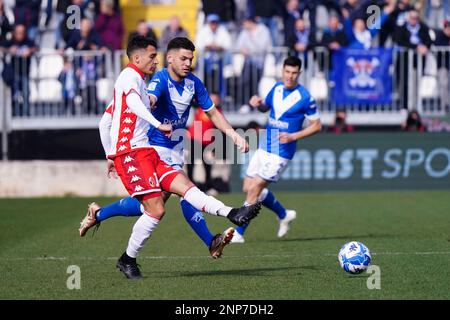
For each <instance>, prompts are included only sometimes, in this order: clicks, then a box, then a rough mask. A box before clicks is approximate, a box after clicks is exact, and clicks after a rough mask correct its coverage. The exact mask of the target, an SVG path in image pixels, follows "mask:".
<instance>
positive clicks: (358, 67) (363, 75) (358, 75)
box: [346, 57, 380, 88]
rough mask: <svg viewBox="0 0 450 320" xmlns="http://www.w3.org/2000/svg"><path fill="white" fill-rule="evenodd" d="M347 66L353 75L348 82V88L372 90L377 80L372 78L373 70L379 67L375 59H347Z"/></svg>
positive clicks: (378, 61) (378, 62)
mask: <svg viewBox="0 0 450 320" xmlns="http://www.w3.org/2000/svg"><path fill="white" fill-rule="evenodd" d="M346 64H347V66H349V67H350V68H352V72H353V74H354V75H355V76H354V77H353V78H351V79H350V80H349V83H350V86H351V87H353V88H355V87H358V88H366V87H369V88H374V87H375V86H376V84H377V80H376V79H375V78H373V77H372V74H373V72H374V71H375V68H376V67H378V66H379V65H380V60H378V59H377V58H372V60H370V61H369V60H368V59H358V60H356V59H355V58H353V57H351V58H349V59H347V62H346Z"/></svg>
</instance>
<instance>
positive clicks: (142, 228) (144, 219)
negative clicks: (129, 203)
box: [126, 213, 160, 258]
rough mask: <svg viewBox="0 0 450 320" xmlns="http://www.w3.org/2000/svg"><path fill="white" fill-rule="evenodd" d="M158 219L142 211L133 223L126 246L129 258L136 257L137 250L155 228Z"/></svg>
mask: <svg viewBox="0 0 450 320" xmlns="http://www.w3.org/2000/svg"><path fill="white" fill-rule="evenodd" d="M159 221H160V220H158V219H156V218H153V217H150V216H149V215H148V214H147V213H144V214H143V215H142V216H141V217H140V218H139V219H138V220H137V221H136V223H135V224H134V226H133V231H132V232H131V236H130V240H129V241H128V247H127V250H126V253H127V255H128V256H130V257H131V258H136V257H137V255H138V253H139V251H140V250H141V249H142V247H143V246H144V244H145V242H147V240H148V238H150V236H151V234H152V232H153V230H155V228H156V226H157V225H158V223H159Z"/></svg>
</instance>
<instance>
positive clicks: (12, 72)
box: [0, 24, 37, 115]
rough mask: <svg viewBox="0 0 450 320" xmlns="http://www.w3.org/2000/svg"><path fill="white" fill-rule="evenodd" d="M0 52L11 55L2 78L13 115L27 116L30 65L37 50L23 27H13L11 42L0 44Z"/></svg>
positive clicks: (21, 25) (20, 25)
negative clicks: (10, 99)
mask: <svg viewBox="0 0 450 320" xmlns="http://www.w3.org/2000/svg"><path fill="white" fill-rule="evenodd" d="M0 50H1V52H4V53H7V54H9V55H11V61H10V62H6V63H5V64H4V66H3V71H2V78H3V80H4V81H5V83H6V84H7V85H8V86H10V87H11V94H12V105H13V115H29V111H30V108H29V92H30V89H29V74H30V64H31V56H32V55H33V54H34V53H35V52H36V51H37V48H36V45H35V44H34V42H33V41H32V40H30V39H29V38H28V36H27V31H26V27H25V25H23V24H18V25H15V26H14V32H13V36H12V38H11V40H6V41H4V42H3V43H2V44H0Z"/></svg>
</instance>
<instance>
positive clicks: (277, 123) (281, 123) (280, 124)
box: [269, 118, 289, 129]
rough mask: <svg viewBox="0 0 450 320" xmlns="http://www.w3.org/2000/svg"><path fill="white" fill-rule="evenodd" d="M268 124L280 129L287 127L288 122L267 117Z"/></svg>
mask: <svg viewBox="0 0 450 320" xmlns="http://www.w3.org/2000/svg"><path fill="white" fill-rule="evenodd" d="M269 124H270V125H271V126H272V127H275V128H280V129H288V128H289V123H288V122H286V121H281V120H276V119H274V118H269Z"/></svg>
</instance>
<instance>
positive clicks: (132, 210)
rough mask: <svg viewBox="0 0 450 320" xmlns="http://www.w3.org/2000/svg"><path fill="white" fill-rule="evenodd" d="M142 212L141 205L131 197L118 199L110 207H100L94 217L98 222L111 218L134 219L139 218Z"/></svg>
mask: <svg viewBox="0 0 450 320" xmlns="http://www.w3.org/2000/svg"><path fill="white" fill-rule="evenodd" d="M142 212H143V208H142V207H141V203H140V202H139V201H138V200H136V199H135V198H132V197H127V198H123V199H120V200H119V201H116V202H114V203H112V204H110V205H107V206H104V207H102V208H101V209H100V210H99V211H98V212H97V216H96V220H97V221H98V222H101V221H104V220H106V219H109V218H111V217H116V216H125V217H134V216H140V215H141V214H142Z"/></svg>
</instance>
